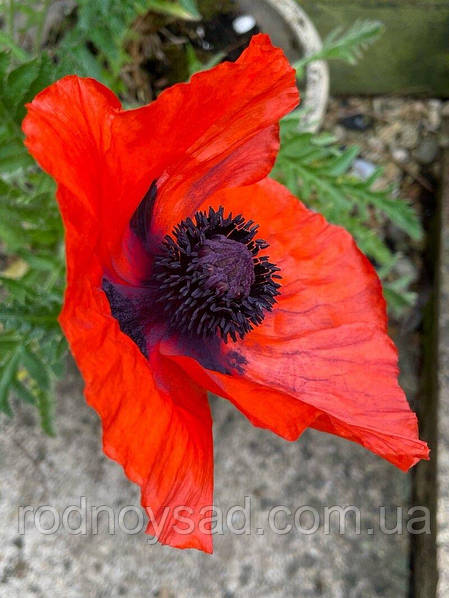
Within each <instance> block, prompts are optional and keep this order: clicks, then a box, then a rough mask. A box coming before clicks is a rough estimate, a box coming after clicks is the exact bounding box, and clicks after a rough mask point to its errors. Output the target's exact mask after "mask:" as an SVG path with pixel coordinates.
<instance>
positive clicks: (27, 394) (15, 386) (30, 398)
mask: <svg viewBox="0 0 449 598" xmlns="http://www.w3.org/2000/svg"><path fill="white" fill-rule="evenodd" d="M12 390H13V391H14V393H15V394H16V395H17V397H18V398H19V399H21V400H22V401H25V403H30V404H31V405H36V397H35V396H34V395H33V393H32V392H31V391H30V390H29V389H28V388H27V387H26V386H25V384H23V383H22V382H20V381H19V380H17V378H16V379H15V380H13V383H12Z"/></svg>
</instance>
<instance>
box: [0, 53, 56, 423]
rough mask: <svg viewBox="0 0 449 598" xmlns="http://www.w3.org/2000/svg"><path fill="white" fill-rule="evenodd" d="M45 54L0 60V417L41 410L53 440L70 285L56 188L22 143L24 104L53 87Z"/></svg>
mask: <svg viewBox="0 0 449 598" xmlns="http://www.w3.org/2000/svg"><path fill="white" fill-rule="evenodd" d="M51 71H52V68H51V63H50V60H49V59H48V57H47V56H45V55H42V56H40V57H39V58H34V59H32V60H29V61H27V62H23V63H22V64H21V65H20V66H16V67H13V66H12V65H11V59H10V56H9V55H8V54H6V53H0V198H1V201H0V239H1V242H2V247H1V249H2V252H6V254H7V255H9V260H10V264H9V267H7V268H6V269H5V270H4V271H3V273H2V275H0V289H1V291H0V300H1V305H0V410H1V411H2V412H4V413H6V414H7V415H11V414H12V408H11V404H10V399H11V396H12V395H14V396H15V397H17V398H18V399H21V400H23V401H25V402H27V403H31V404H33V405H35V406H36V407H37V409H38V412H39V414H40V417H41V423H42V427H43V429H44V430H45V431H46V432H47V433H48V434H52V433H53V425H52V418H51V412H52V396H53V385H54V381H55V379H56V375H57V374H58V372H60V371H61V369H62V363H63V357H64V355H65V354H66V343H65V340H64V337H63V336H62V334H61V330H60V328H59V326H58V323H57V316H58V313H59V311H60V309H61V298H62V293H63V286H64V258H63V234H62V227H61V223H60V218H59V215H58V211H57V208H56V203H55V201H54V185H53V182H52V181H51V179H50V178H49V177H47V175H45V174H44V173H43V172H41V171H38V170H37V169H36V167H35V165H34V162H33V160H32V159H31V158H30V156H29V154H28V152H27V150H26V148H25V146H24V144H23V134H22V131H21V121H22V119H23V117H24V113H25V103H26V102H28V101H30V100H31V99H32V98H33V97H34V96H35V95H36V93H37V92H38V91H40V90H41V89H42V88H43V87H45V86H46V85H48V84H49V83H50V82H51V81H52V74H51Z"/></svg>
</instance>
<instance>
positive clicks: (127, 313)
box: [102, 278, 148, 357]
mask: <svg viewBox="0 0 449 598" xmlns="http://www.w3.org/2000/svg"><path fill="white" fill-rule="evenodd" d="M102 288H103V291H104V292H105V294H106V297H107V298H108V301H109V305H110V306H111V313H112V315H113V317H114V318H115V319H116V320H117V321H118V323H119V326H120V330H121V331H122V332H123V333H124V334H127V335H128V336H129V337H130V338H131V339H132V340H133V341H134V342H135V343H136V345H137V346H138V347H139V349H140V351H141V352H142V353H143V355H145V357H148V351H147V343H146V340H145V333H144V322H145V320H144V319H143V318H142V315H141V310H140V309H139V306H138V305H137V304H136V303H135V302H133V301H132V300H131V299H129V298H128V297H125V296H124V295H122V294H121V293H120V292H119V291H118V289H117V287H116V286H115V285H114V284H113V283H112V282H110V281H109V280H108V279H107V278H103V284H102Z"/></svg>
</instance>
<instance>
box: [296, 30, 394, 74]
mask: <svg viewBox="0 0 449 598" xmlns="http://www.w3.org/2000/svg"><path fill="white" fill-rule="evenodd" d="M383 31H384V26H383V24H382V23H381V22H380V21H371V20H365V21H356V22H355V23H354V24H353V25H352V26H351V27H350V28H349V29H348V30H347V31H346V32H342V30H341V29H340V28H337V29H334V30H333V31H332V32H331V33H330V34H329V35H328V37H327V38H326V39H325V40H324V42H323V47H322V48H321V50H319V51H318V52H315V53H314V54H311V55H309V56H305V57H304V58H302V59H301V60H299V61H298V62H296V63H295V64H294V68H295V69H296V73H297V76H298V77H302V76H303V74H304V68H305V67H306V65H307V64H309V63H311V62H313V61H315V60H342V61H344V62H348V63H349V64H355V63H356V62H357V60H358V59H359V58H360V57H361V56H362V53H363V50H365V49H366V48H367V47H368V46H369V45H370V44H372V43H373V42H374V41H375V40H376V39H377V38H378V37H379V36H380V35H381V34H382V33H383Z"/></svg>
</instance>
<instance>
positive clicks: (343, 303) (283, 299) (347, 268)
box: [162, 179, 428, 470]
mask: <svg viewBox="0 0 449 598" xmlns="http://www.w3.org/2000/svg"><path fill="white" fill-rule="evenodd" d="M209 205H211V206H212V207H213V208H214V209H217V208H218V206H220V205H222V206H224V207H225V211H226V212H233V213H234V214H236V213H240V212H242V213H243V216H244V217H245V218H247V219H252V220H254V221H255V222H257V223H259V224H260V231H259V232H260V235H259V236H260V237H261V238H264V239H265V240H266V241H267V242H268V243H269V244H270V247H269V249H267V250H266V253H267V255H269V257H270V261H272V262H274V263H276V264H277V265H278V266H279V267H280V269H281V271H280V274H281V275H282V280H281V285H282V286H281V289H280V290H281V295H280V297H279V298H278V303H277V304H276V305H275V307H274V308H273V312H271V313H269V314H267V315H266V317H265V320H264V321H263V323H262V324H261V325H260V326H258V327H257V328H256V329H255V330H253V331H252V332H251V333H249V334H248V335H247V336H246V337H245V338H244V339H243V341H239V342H236V343H228V344H224V343H222V345H221V352H222V357H223V359H224V360H225V361H226V359H227V361H228V363H232V362H235V361H236V359H237V361H238V362H239V363H240V367H239V368H237V369H235V370H234V372H233V375H232V376H229V377H228V378H229V379H227V378H225V377H224V376H223V374H218V373H217V372H211V371H210V370H207V371H206V369H205V368H202V367H201V366H200V365H199V364H198V365H197V366H196V369H201V370H202V372H201V374H202V375H201V379H200V381H201V383H203V384H204V383H206V384H207V382H208V380H212V383H211V382H209V384H208V388H210V390H212V391H215V392H217V390H220V389H219V388H218V389H217V387H219V385H220V384H221V385H223V387H224V389H225V392H224V393H223V392H221V393H220V394H224V395H225V396H228V395H231V396H233V397H234V402H235V403H236V404H237V405H238V402H239V401H240V400H241V397H245V401H246V402H247V403H246V406H244V407H243V408H242V411H243V412H247V410H251V405H250V402H249V398H248V396H249V393H248V388H249V385H252V388H257V387H258V388H259V392H258V393H257V391H254V393H253V394H254V400H253V405H254V406H255V407H256V408H257V410H258V411H261V410H264V409H265V411H266V413H265V417H264V420H265V422H269V419H270V413H271V414H272V418H273V422H274V423H275V425H273V426H272V429H273V430H274V431H275V432H278V425H277V422H278V420H279V418H282V417H283V416H285V418H286V419H288V417H290V416H293V417H295V415H296V416H298V417H301V414H302V412H300V410H299V408H298V409H297V411H296V414H295V412H294V411H293V410H292V409H291V408H290V407H288V409H287V410H285V402H284V401H283V400H282V398H281V397H280V395H279V396H278V398H277V399H276V400H275V401H273V397H274V396H275V395H274V394H273V393H280V394H282V395H288V396H289V397H290V399H291V398H293V399H294V400H296V401H298V404H299V405H300V406H301V407H303V406H304V405H306V406H308V409H309V411H308V412H306V414H305V422H306V425H310V426H311V427H315V428H317V429H320V430H324V431H327V432H331V433H334V434H338V435H339V436H342V437H344V438H348V439H350V440H353V441H356V442H358V443H360V444H362V445H363V446H365V447H366V448H368V449H370V450H371V451H373V452H374V453H377V454H379V455H380V456H382V457H384V458H385V459H387V460H388V461H390V462H392V463H394V464H395V465H397V466H398V467H400V468H401V469H403V470H407V469H408V468H409V467H411V466H412V465H414V464H415V463H416V462H417V461H418V460H419V459H421V458H427V456H428V449H427V446H426V444H425V443H424V442H422V441H420V440H419V438H418V429H417V421H416V416H415V415H414V413H413V412H412V411H411V410H410V407H409V405H408V402H407V399H406V397H405V395H404V393H403V391H402V390H401V388H400V387H399V385H398V382H397V374H398V366H397V352H396V349H395V347H394V344H393V343H392V341H391V340H390V339H389V337H388V335H387V332H386V331H387V319H386V309H385V301H384V299H383V296H382V289H381V285H380V282H379V279H378V277H377V275H376V273H375V271H374V269H373V267H372V266H371V264H370V263H369V261H368V260H367V258H366V257H365V256H363V254H362V253H361V252H360V251H359V250H358V248H357V247H356V245H355V243H354V241H353V239H352V237H351V236H350V235H349V233H347V232H346V231H345V230H343V229H342V228H340V227H338V226H334V225H331V224H328V223H327V222H326V221H325V219H324V218H323V217H322V216H320V215H319V214H316V213H314V212H312V211H310V210H308V209H306V208H305V207H304V205H303V204H302V203H301V202H300V201H299V200H298V199H297V198H295V197H294V196H293V195H291V194H290V192H289V191H288V190H287V189H286V188H285V187H283V186H282V185H280V184H278V183H276V182H275V181H272V180H270V179H266V180H264V181H261V182H260V183H258V184H256V185H252V186H248V187H245V188H234V189H226V190H223V191H221V192H218V193H217V194H215V195H214V196H213V197H212V198H210V200H209V201H207V202H206V203H204V204H203V206H202V207H201V209H207V208H208V207H209ZM162 350H163V351H165V352H166V353H167V354H169V355H171V358H172V359H174V360H176V361H177V362H178V363H180V364H181V365H182V366H183V367H186V366H187V365H188V369H186V371H190V372H195V368H192V364H191V363H188V364H187V362H186V358H185V357H183V356H182V355H180V352H179V351H178V350H177V349H176V347H175V346H174V343H173V342H170V341H166V343H165V345H163V346H162ZM236 356H237V357H236ZM187 359H189V356H188V357H187ZM218 379H219V381H218ZM239 383H240V385H239ZM267 388H269V389H270V392H269V394H268V398H267V400H266V401H265V389H267ZM256 397H257V399H256ZM256 401H258V403H257V405H256ZM301 423H302V422H301ZM285 425H287V423H286V424H285ZM297 425H298V426H299V425H300V424H297ZM290 426H291V427H293V426H294V423H291V424H290Z"/></svg>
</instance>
